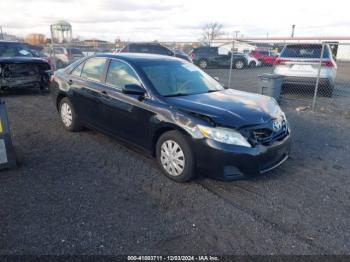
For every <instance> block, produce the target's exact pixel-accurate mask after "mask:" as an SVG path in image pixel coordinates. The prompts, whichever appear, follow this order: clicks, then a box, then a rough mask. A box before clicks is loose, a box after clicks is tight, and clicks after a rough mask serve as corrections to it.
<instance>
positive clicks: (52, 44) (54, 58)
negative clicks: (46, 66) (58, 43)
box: [50, 26, 57, 71]
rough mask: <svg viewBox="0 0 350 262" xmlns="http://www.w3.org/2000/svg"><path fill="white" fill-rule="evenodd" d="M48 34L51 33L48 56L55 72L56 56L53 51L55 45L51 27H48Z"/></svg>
mask: <svg viewBox="0 0 350 262" xmlns="http://www.w3.org/2000/svg"><path fill="white" fill-rule="evenodd" d="M50 32H51V51H50V56H51V58H52V59H51V63H52V64H53V68H52V70H53V71H55V70H57V65H56V55H55V49H54V46H55V43H54V37H53V36H54V34H53V31H52V26H50Z"/></svg>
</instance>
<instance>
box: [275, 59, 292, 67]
mask: <svg viewBox="0 0 350 262" xmlns="http://www.w3.org/2000/svg"><path fill="white" fill-rule="evenodd" d="M287 62H290V60H288V59H281V58H277V59H276V60H275V62H274V64H275V65H285V64H286V63H287Z"/></svg>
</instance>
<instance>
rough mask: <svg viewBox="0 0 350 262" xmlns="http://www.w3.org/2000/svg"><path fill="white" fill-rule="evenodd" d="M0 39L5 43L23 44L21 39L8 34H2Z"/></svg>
mask: <svg viewBox="0 0 350 262" xmlns="http://www.w3.org/2000/svg"><path fill="white" fill-rule="evenodd" d="M1 36H2V39H0V40H5V41H14V42H23V38H22V37H19V36H16V35H11V34H8V33H4V32H3V33H2V35H1Z"/></svg>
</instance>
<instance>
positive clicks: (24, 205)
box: [0, 93, 350, 255]
mask: <svg viewBox="0 0 350 262" xmlns="http://www.w3.org/2000/svg"><path fill="white" fill-rule="evenodd" d="M3 99H4V100H5V101H6V103H7V108H8V111H9V118H10V123H11V128H12V135H13V141H14V143H15V144H16V145H19V146H20V148H21V150H22V152H23V157H24V162H23V164H22V165H21V166H20V167H19V168H18V169H15V170H8V171H1V173H0V207H1V208H0V221H1V224H0V254H36V255H37V254H128V255H133V254H151V255H155V254H163V255H164V254H177V255H178V254H204V253H205V254H220V255H221V254H349V253H350V222H349V213H350V189H349V186H348V185H349V183H350V176H349V175H350V174H349V170H350V154H349V149H350V148H349V147H350V132H349V129H350V122H349V119H348V118H345V117H340V116H338V115H331V114H321V113H312V112H309V111H306V112H297V111H296V110H295V106H296V105H295V104H294V102H293V101H283V103H282V107H283V109H284V110H285V111H286V114H287V117H288V118H289V121H290V122H291V125H292V128H293V141H294V143H293V150H292V154H291V157H290V159H289V160H288V161H287V162H286V163H285V164H284V165H283V166H282V167H280V168H278V169H276V170H275V171H273V172H272V173H270V175H268V176H262V177H260V178H256V179H251V180H244V181H235V182H219V181H215V180H211V179H207V178H199V179H198V180H196V181H194V182H191V183H187V184H179V183H175V182H172V181H170V180H168V179H167V178H166V177H164V176H163V175H162V174H161V173H160V171H159V170H158V169H157V166H156V164H155V162H154V161H153V160H152V159H149V158H147V157H145V156H143V155H142V154H140V153H138V152H136V151H134V150H133V149H130V148H128V147H126V146H125V145H123V144H121V143H120V142H118V141H116V140H114V139H111V138H109V137H107V136H105V135H103V134H100V133H97V132H95V131H90V130H86V131H82V132H80V133H68V132H66V131H65V130H64V129H63V127H62V126H61V123H60V121H59V118H58V115H57V112H56V110H55V108H54V105H53V103H52V101H51V97H50V96H48V95H37V94H34V93H33V94H30V93H27V94H23V95H7V96H5V97H3Z"/></svg>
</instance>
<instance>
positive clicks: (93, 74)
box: [81, 57, 106, 81]
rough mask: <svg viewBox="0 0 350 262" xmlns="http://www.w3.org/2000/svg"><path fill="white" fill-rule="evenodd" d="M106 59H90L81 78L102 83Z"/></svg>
mask: <svg viewBox="0 0 350 262" xmlns="http://www.w3.org/2000/svg"><path fill="white" fill-rule="evenodd" d="M105 63H106V58H103V57H95V58H90V59H89V60H87V61H86V62H85V65H84V68H83V71H82V72H81V77H84V78H87V79H90V80H94V81H101V76H102V74H103V69H104V67H105Z"/></svg>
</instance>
